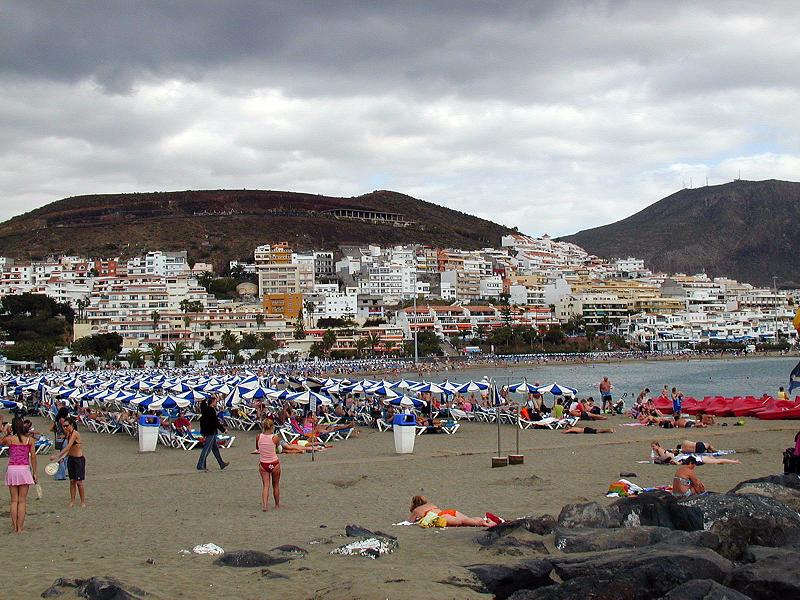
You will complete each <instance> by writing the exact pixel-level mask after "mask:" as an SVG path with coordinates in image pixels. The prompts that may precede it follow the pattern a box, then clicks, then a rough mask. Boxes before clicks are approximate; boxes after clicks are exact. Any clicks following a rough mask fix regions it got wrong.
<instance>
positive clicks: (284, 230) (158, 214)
mask: <svg viewBox="0 0 800 600" xmlns="http://www.w3.org/2000/svg"><path fill="white" fill-rule="evenodd" d="M345 208H346V209H355V210H361V211H381V212H386V213H396V214H400V215H402V216H403V219H404V220H406V221H411V223H410V224H408V225H407V226H404V227H400V226H397V225H392V224H380V223H374V222H364V221H361V220H355V219H352V218H337V217H335V216H334V215H332V214H331V213H330V212H327V211H331V210H335V209H345ZM509 232H510V229H508V228H506V227H503V226H501V225H498V224H496V223H492V222H491V221H486V220H484V219H479V218H477V217H473V216H470V215H467V214H464V213H462V212H458V211H455V210H450V209H448V208H444V207H441V206H438V205H436V204H431V203H430V202H424V201H422V200H417V199H416V198H412V197H410V196H406V195H404V194H399V193H397V192H391V191H376V192H372V193H370V194H365V195H363V196H358V197H354V198H335V197H328V196H319V195H315V194H301V193H293V192H276V191H260V190H216V191H212V190H207V191H184V192H154V193H141V194H104V195H95V196H75V197H73V198H65V199H63V200H58V201H56V202H53V203H51V204H48V205H46V206H43V207H42V208H38V209H36V210H33V211H31V212H29V213H26V214H23V215H20V216H17V217H14V218H13V219H10V220H8V221H6V222H4V223H0V255H3V256H13V257H18V258H41V257H44V256H47V255H51V254H80V255H88V256H116V255H121V256H131V255H134V254H139V253H141V252H142V251H146V250H156V249H157V250H184V249H185V250H188V252H189V258H190V259H191V260H195V261H204V262H208V261H212V262H214V263H215V265H217V267H221V266H222V265H224V264H226V262H227V261H228V260H230V259H245V258H247V257H249V256H252V253H253V249H254V248H255V247H256V246H257V245H259V244H265V243H270V242H277V241H284V240H285V241H288V242H290V243H291V244H292V246H293V247H294V248H295V249H298V250H311V249H321V248H335V247H337V246H338V245H340V244H367V243H373V244H381V245H389V244H404V243H412V242H416V243H422V244H431V245H435V246H438V247H448V246H449V247H460V248H480V247H485V246H497V245H498V244H499V243H500V237H501V236H502V235H504V234H506V233H509Z"/></svg>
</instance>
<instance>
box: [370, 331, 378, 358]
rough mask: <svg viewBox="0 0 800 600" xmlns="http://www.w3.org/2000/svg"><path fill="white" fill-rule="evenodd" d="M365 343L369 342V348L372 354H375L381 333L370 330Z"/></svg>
mask: <svg viewBox="0 0 800 600" xmlns="http://www.w3.org/2000/svg"><path fill="white" fill-rule="evenodd" d="M367 343H368V344H369V348H370V350H372V356H375V348H377V346H378V344H380V343H381V334H380V333H378V332H377V331H370V333H369V335H368V336H367Z"/></svg>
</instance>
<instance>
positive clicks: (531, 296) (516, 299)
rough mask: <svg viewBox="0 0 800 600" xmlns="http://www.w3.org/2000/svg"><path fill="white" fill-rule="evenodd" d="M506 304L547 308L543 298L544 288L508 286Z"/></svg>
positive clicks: (539, 286) (538, 286)
mask: <svg viewBox="0 0 800 600" xmlns="http://www.w3.org/2000/svg"><path fill="white" fill-rule="evenodd" d="M508 302H509V304H514V305H519V306H547V302H545V298H544V286H541V285H519V284H516V285H510V286H509V287H508Z"/></svg>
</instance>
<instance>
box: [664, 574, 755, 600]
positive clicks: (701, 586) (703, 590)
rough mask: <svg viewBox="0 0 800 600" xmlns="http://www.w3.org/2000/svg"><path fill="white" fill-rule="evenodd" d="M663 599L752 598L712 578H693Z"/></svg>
mask: <svg viewBox="0 0 800 600" xmlns="http://www.w3.org/2000/svg"><path fill="white" fill-rule="evenodd" d="M661 600H751V598H750V596H745V595H744V594H742V593H740V592H737V591H736V590H733V589H731V588H729V587H726V586H724V585H720V584H719V583H717V582H716V581H713V580H711V579H692V580H691V581H687V582H686V583H683V584H681V585H679V586H678V587H676V588H675V589H673V590H672V591H671V592H670V593H669V594H667V595H666V596H663V597H662V598H661Z"/></svg>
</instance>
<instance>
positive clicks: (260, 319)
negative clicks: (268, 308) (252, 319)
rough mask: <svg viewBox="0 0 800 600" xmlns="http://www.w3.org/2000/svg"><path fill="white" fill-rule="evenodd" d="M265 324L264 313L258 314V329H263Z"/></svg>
mask: <svg viewBox="0 0 800 600" xmlns="http://www.w3.org/2000/svg"><path fill="white" fill-rule="evenodd" d="M263 324H264V313H256V329H261V326H262V325H263Z"/></svg>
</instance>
